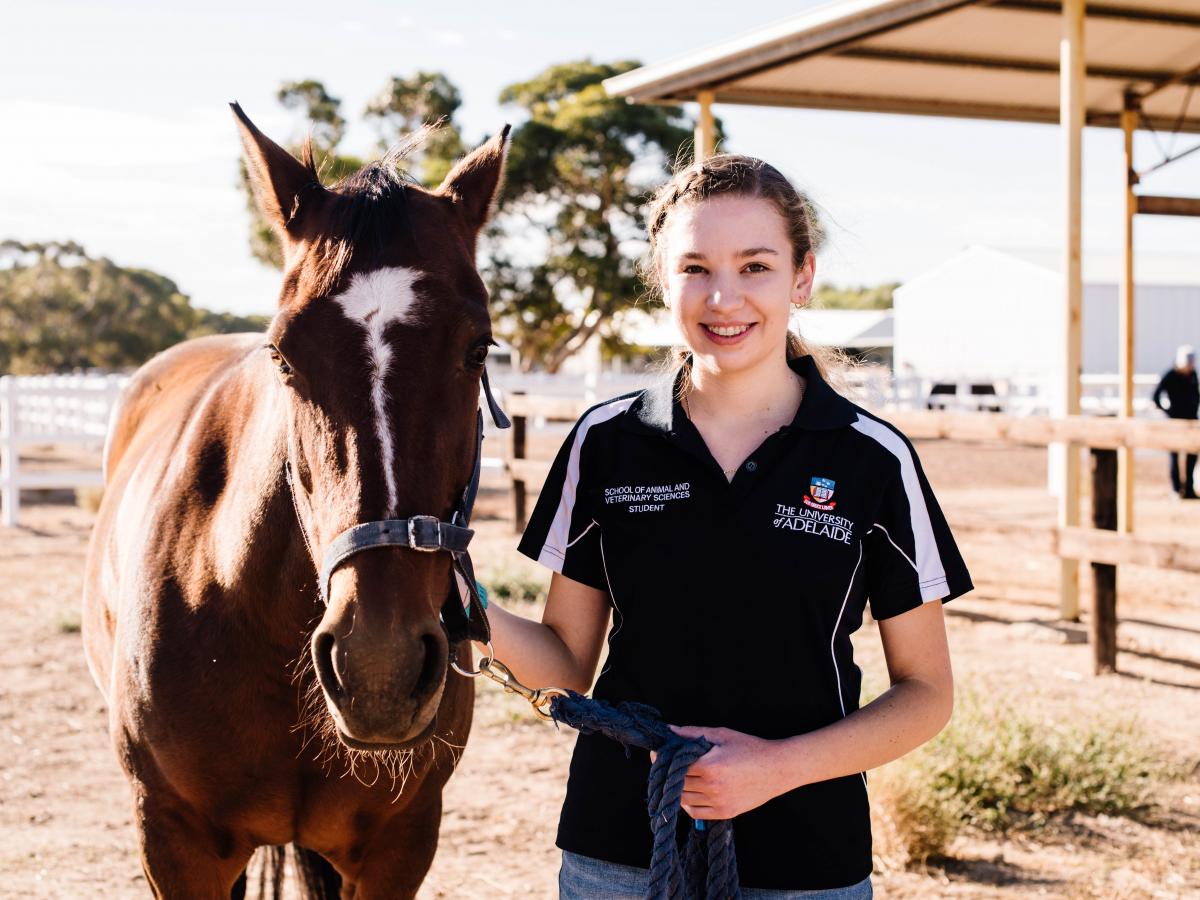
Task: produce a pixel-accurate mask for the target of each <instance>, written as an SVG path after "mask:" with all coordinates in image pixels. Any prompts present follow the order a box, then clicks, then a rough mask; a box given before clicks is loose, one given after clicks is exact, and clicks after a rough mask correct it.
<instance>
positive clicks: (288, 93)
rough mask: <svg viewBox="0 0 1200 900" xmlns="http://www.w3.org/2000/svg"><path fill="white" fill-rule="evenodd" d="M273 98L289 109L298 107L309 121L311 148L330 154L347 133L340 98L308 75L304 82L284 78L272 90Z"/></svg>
mask: <svg viewBox="0 0 1200 900" xmlns="http://www.w3.org/2000/svg"><path fill="white" fill-rule="evenodd" d="M275 99H277V100H278V101H279V102H280V103H281V104H283V105H284V106H285V107H286V108H288V109H299V110H301V111H302V112H303V114H304V118H305V119H306V120H307V121H308V122H310V123H311V125H310V130H309V134H310V135H311V137H312V142H313V149H314V150H316V151H318V152H324V153H332V152H333V151H334V149H336V147H337V145H338V144H340V143H341V142H342V136H343V135H344V134H345V133H346V120H345V119H344V118H343V117H342V112H341V106H342V101H341V99H340V98H338V97H334V96H332V95H331V94H330V93H329V92H328V91H327V90H325V85H324V84H322V83H321V82H319V81H314V80H312V79H311V78H309V79H305V80H304V81H285V82H284V83H283V84H281V85H280V86H279V90H278V91H276V92H275Z"/></svg>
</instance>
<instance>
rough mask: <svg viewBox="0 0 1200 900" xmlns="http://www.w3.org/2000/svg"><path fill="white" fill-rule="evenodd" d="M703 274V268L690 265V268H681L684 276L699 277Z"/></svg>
mask: <svg viewBox="0 0 1200 900" xmlns="http://www.w3.org/2000/svg"><path fill="white" fill-rule="evenodd" d="M703 272H704V267H703V266H697V265H691V266H684V267H683V274H684V275H700V274H703Z"/></svg>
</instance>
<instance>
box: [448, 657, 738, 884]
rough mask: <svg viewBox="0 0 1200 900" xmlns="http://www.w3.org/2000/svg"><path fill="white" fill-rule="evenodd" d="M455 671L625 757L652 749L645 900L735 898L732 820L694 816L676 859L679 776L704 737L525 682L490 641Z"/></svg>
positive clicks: (637, 711) (639, 711)
mask: <svg viewBox="0 0 1200 900" xmlns="http://www.w3.org/2000/svg"><path fill="white" fill-rule="evenodd" d="M455 671H456V672H458V673H459V674H461V675H467V676H469V677H477V676H479V675H483V676H485V677H487V678H489V679H491V680H492V681H495V682H496V683H497V684H499V685H500V686H501V687H503V688H504V690H506V691H508V692H509V693H513V694H519V695H520V696H522V697H524V698H525V699H526V700H528V701H529V703H530V704H531V705H532V706H533V709H534V712H536V713H537V714H538V715H539V716H541V717H542V718H544V719H552V720H553V721H554V722H556V723H559V722H561V723H563V724H565V725H569V726H570V727H572V728H574V729H576V730H578V731H579V732H580V733H581V734H602V735H604V736H605V737H607V738H610V739H612V740H614V741H616V742H618V743H619V744H621V746H623V747H624V748H625V752H626V754H628V753H629V748H630V747H640V748H642V749H643V750H649V751H652V752H653V753H655V754H656V755H655V758H654V763H653V764H652V765H651V766H650V778H649V783H648V784H647V786H646V811H647V813H649V816H650V831H651V833H652V835H653V850H652V852H651V856H650V877H649V881H648V883H647V887H646V898H647V900H739V898H740V897H741V889H740V888H739V886H738V875H737V856H736V854H735V851H734V845H733V823H732V822H730V821H728V820H717V821H712V822H704V821H696V822H695V827H694V828H693V829H692V830H691V831H689V832H688V840H687V850H686V856H685V858H684V859H682V860H681V859H680V854H679V844H678V841H677V825H678V822H679V810H680V802H681V800H682V797H683V780H684V776H685V775H686V774H687V770H688V767H689V766H691V764H692V763H694V762H695V761H696V760H698V759H699V758H700V757H701V756H703V755H704V754H705V753H707V752H708V751H709V750H711V749H712V747H713V744H712V743H711V742H710V741H707V740H705V739H704V738H685V737H682V736H680V735H678V734H676V733H675V732H673V731H672V730H671V729H670V728H668V727H667V724H666V723H665V722H664V721H663V720H662V716H661V715H659V712H658V710H656V709H654V707H652V706H647V705H646V704H644V703H629V702H627V703H616V704H613V703H609V702H608V701H606V700H596V699H594V698H588V697H585V696H583V695H582V694H577V693H576V692H575V691H567V690H563V689H562V688H540V689H534V688H529V687H526V686H525V685H523V684H521V682H519V681H518V680H517V679H516V678H515V677H514V676H513V674H512V671H511V670H510V669H509V668H508V666H506V665H505V664H504V663H502V662H501V661H500V660H498V659H496V658H495V657H494V656H493V655H492V647H491V644H488V654H487V656H485V657H484V658H483V659H482V660H480V662H479V668H478V669H477V670H476V671H474V672H469V671H465V670H463V669H459V668H458V667H457V666H456V667H455Z"/></svg>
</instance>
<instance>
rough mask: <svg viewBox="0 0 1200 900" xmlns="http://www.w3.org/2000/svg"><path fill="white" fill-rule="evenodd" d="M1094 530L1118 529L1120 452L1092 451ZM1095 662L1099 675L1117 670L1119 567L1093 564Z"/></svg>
mask: <svg viewBox="0 0 1200 900" xmlns="http://www.w3.org/2000/svg"><path fill="white" fill-rule="evenodd" d="M1092 527H1094V528H1100V529H1104V530H1106V531H1116V529H1117V451H1116V450H1104V449H1099V448H1096V447H1093V448H1092ZM1092 598H1093V599H1092V607H1093V608H1092V654H1093V656H1092V659H1093V671H1094V673H1095V674H1096V675H1102V674H1104V673H1105V672H1115V671H1116V670H1117V567H1116V566H1114V565H1109V564H1107V563H1095V562H1094V563H1092Z"/></svg>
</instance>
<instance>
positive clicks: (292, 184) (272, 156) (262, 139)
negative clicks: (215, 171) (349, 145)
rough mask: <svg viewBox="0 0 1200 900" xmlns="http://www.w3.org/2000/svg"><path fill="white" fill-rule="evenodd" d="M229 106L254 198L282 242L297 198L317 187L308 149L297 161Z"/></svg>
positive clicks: (291, 226)
mask: <svg viewBox="0 0 1200 900" xmlns="http://www.w3.org/2000/svg"><path fill="white" fill-rule="evenodd" d="M229 107H230V109H232V110H233V115H234V118H235V119H236V120H237V124H238V131H239V132H240V133H241V137H242V150H243V154H244V156H245V158H246V171H247V173H248V174H249V176H250V185H251V187H252V189H253V190H254V199H255V201H256V202H257V203H258V208H259V210H260V211H261V212H262V214H263V217H264V218H265V219H266V220H267V221H268V222H270V223H271V225H272V226H273V227H274V228H275V230H276V231H277V232H279V234H280V236H281V237H282V238H283V239H284V241H285V243H286V242H287V241H288V240H290V239H291V238H292V237H293V236H294V234H295V226H296V225H297V223H298V221H299V219H298V216H299V214H300V211H301V210H300V203H301V198H304V199H305V200H306V201H307V200H308V199H309V198H308V196H307V192H308V191H309V190H310V189H311V188H313V187H314V186H315V187H317V188H321V179H320V178H319V177H318V176H317V170H316V166H315V165H314V164H313V160H312V150H311V148H310V146H309V145H308V144H305V153H304V156H305V162H301V161H300V160H298V159H296V157H294V156H292V154H290V153H288V152H287V151H286V150H284V149H283V148H282V147H280V146H279V145H278V144H276V143H275V142H274V141H273V140H271V139H270V138H269V137H267V136H266V135H265V134H263V133H262V132H261V131H259V130H258V129H257V128H256V127H255V125H254V123H253V122H251V121H250V118H249V117H248V116H247V115H246V114H245V113H244V112H242V108H241V106H239V105H238V104H237V103H230V104H229Z"/></svg>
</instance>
